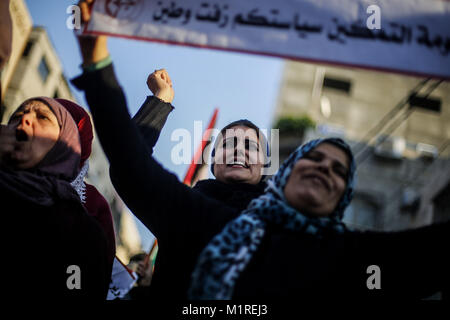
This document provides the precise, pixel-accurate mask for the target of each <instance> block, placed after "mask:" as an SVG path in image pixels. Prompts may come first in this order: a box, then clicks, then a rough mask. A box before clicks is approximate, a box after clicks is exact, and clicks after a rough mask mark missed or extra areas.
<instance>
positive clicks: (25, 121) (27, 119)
mask: <svg viewBox="0 0 450 320" xmlns="http://www.w3.org/2000/svg"><path fill="white" fill-rule="evenodd" d="M20 122H21V124H22V126H24V127H29V126H31V124H32V123H33V117H32V115H31V114H29V113H25V114H24V115H23V116H22V120H21V121H20Z"/></svg>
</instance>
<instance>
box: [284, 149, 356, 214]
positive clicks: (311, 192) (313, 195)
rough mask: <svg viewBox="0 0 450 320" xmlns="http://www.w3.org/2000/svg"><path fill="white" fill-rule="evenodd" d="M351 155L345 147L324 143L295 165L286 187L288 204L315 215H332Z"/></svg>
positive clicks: (285, 193)
mask: <svg viewBox="0 0 450 320" xmlns="http://www.w3.org/2000/svg"><path fill="white" fill-rule="evenodd" d="M348 171H349V158H348V156H347V154H346V153H345V151H343V150H342V149H340V148H339V147H336V146H335V145H333V144H330V143H326V142H324V143H321V144H319V145H318V146H317V147H316V148H314V149H313V150H311V151H310V152H308V153H307V154H306V155H305V156H304V157H303V158H302V159H300V160H298V161H297V163H296V164H295V165H294V167H293V169H292V172H291V175H290V176H289V178H288V181H287V183H286V186H285V188H284V195H285V197H286V200H287V202H288V203H289V205H291V206H292V207H294V208H295V209H297V210H298V211H301V212H305V213H309V214H311V215H314V216H320V217H325V216H329V215H330V214H331V213H333V211H334V210H335V208H336V206H337V205H338V203H339V200H340V199H341V197H342V196H343V194H344V192H345V188H346V182H347V175H348Z"/></svg>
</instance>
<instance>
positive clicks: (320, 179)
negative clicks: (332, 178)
mask: <svg viewBox="0 0 450 320" xmlns="http://www.w3.org/2000/svg"><path fill="white" fill-rule="evenodd" d="M306 178H310V179H313V180H317V181H318V182H319V183H321V184H322V185H323V186H324V187H325V188H326V189H327V190H330V185H329V184H328V182H327V181H326V180H325V179H324V178H322V177H321V176H319V175H316V174H312V175H308V176H306Z"/></svg>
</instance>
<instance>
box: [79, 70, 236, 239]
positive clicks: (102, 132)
mask: <svg viewBox="0 0 450 320" xmlns="http://www.w3.org/2000/svg"><path fill="white" fill-rule="evenodd" d="M72 82H73V84H74V85H75V86H76V87H78V88H79V89H81V90H84V91H85V94H86V100H87V101H88V104H89V106H90V109H91V112H92V115H93V120H94V124H95V127H96V131H97V134H98V137H99V139H100V142H101V144H102V147H103V149H104V151H105V154H106V155H107V157H108V159H109V161H110V164H111V168H112V170H114V181H113V183H114V185H115V187H116V189H117V191H118V193H119V195H120V196H121V197H122V199H123V200H124V201H125V203H126V204H127V206H128V207H129V208H130V210H132V211H133V213H134V214H135V215H136V216H137V217H138V218H139V219H140V220H141V221H142V222H143V223H144V224H146V226H147V227H148V228H149V229H150V230H151V231H152V233H153V234H154V235H155V236H156V237H157V238H158V239H159V240H160V241H162V239H163V238H165V237H166V236H170V235H175V236H180V235H179V234H177V233H180V232H181V233H183V234H184V235H186V234H195V235H196V236H198V233H200V234H202V236H204V237H206V238H207V239H209V238H210V237H212V236H213V235H214V234H215V233H217V232H219V231H220V230H221V228H222V227H223V226H224V224H225V223H226V222H227V221H229V220H230V219H232V218H233V217H235V216H236V215H237V214H238V213H237V212H234V211H230V210H229V209H223V208H222V206H220V204H219V203H217V202H215V201H213V200H210V199H208V198H206V197H205V196H203V195H201V194H200V193H198V192H195V191H193V190H191V189H190V188H189V187H187V186H185V185H183V184H182V183H180V182H179V181H178V178H177V177H176V176H175V175H173V174H171V173H169V172H167V171H166V170H165V169H163V168H162V166H161V165H160V164H159V163H157V162H156V161H155V159H153V157H151V156H149V155H148V154H149V150H148V148H147V146H146V144H145V142H144V141H143V139H142V137H141V135H140V134H139V130H138V128H137V126H136V124H135V123H134V122H133V121H132V120H131V118H130V115H129V113H128V110H127V108H126V100H125V96H124V94H123V91H122V88H121V87H120V85H119V84H118V82H117V79H116V77H115V74H114V69H113V66H112V65H110V66H108V67H105V68H103V69H101V70H97V71H94V72H89V73H84V74H83V75H82V76H80V77H78V78H77V79H74V80H73V81H72Z"/></svg>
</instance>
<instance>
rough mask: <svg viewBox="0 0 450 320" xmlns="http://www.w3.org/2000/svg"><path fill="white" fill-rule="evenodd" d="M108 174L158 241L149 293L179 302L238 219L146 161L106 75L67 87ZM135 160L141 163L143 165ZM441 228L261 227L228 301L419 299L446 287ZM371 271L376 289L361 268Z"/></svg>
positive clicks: (445, 229) (449, 236) (445, 233)
mask: <svg viewBox="0 0 450 320" xmlns="http://www.w3.org/2000/svg"><path fill="white" fill-rule="evenodd" d="M75 85H76V86H78V87H79V88H80V89H83V90H84V91H85V93H86V99H87V101H88V103H89V106H90V108H91V111H92V115H93V119H94V123H95V126H96V128H97V132H98V136H99V138H100V142H101V144H102V146H103V148H104V151H105V153H106V155H107V157H108V158H109V161H110V163H111V167H112V168H113V169H112V170H114V177H115V178H114V181H113V182H114V185H115V187H116V189H117V191H118V193H119V195H120V196H121V197H122V199H123V200H124V201H125V203H126V204H127V206H128V207H129V208H130V209H131V210H132V211H133V213H134V214H135V215H136V216H137V217H138V218H139V219H140V220H141V221H142V222H143V223H144V224H145V225H146V226H147V227H148V228H149V229H150V230H151V231H152V233H153V234H154V235H155V236H156V237H157V238H158V243H159V253H158V258H157V262H156V267H155V274H154V277H153V283H152V286H153V290H154V291H153V292H154V293H155V294H156V295H157V297H159V298H166V299H183V298H185V297H186V290H187V288H188V286H189V281H190V274H191V272H192V270H193V268H194V266H195V263H196V259H197V257H198V254H199V253H200V252H201V250H202V249H203V248H204V247H205V246H206V244H208V242H209V241H210V240H211V238H212V237H213V236H214V235H215V234H217V233H218V232H219V231H221V229H222V228H223V227H224V226H225V224H226V223H228V222H229V221H230V220H232V219H233V218H235V217H237V216H238V215H239V211H238V210H236V209H233V208H230V207H227V206H224V205H223V204H222V203H221V202H219V201H215V200H213V199H211V198H209V197H207V196H205V195H204V194H202V193H200V192H198V191H196V190H192V189H190V188H189V187H187V186H185V185H183V184H182V183H180V182H179V181H178V179H177V177H176V176H175V175H173V174H171V173H169V172H167V171H166V170H165V169H164V168H163V167H162V166H161V165H160V164H159V163H158V162H157V161H156V160H155V159H154V158H153V157H149V156H147V154H149V153H150V151H149V150H148V147H147V145H146V143H145V142H144V141H143V138H142V136H141V135H140V134H139V129H138V128H137V126H136V124H135V123H134V122H133V121H132V120H131V118H130V115H129V114H128V111H127V109H126V101H125V97H124V95H123V92H122V89H121V88H120V86H119V84H118V82H117V80H116V78H115V75H114V70H113V67H112V66H110V67H107V68H105V69H103V70H99V71H96V72H93V73H90V74H84V75H83V76H81V77H80V78H78V79H76V80H75ZM144 155H145V156H144ZM449 225H450V224H449V223H446V224H442V225H436V226H431V227H426V228H421V229H417V230H409V231H404V232H393V233H376V232H348V233H346V234H345V235H341V236H328V237H325V238H324V239H323V240H321V239H318V238H314V237H311V236H308V235H305V234H299V233H294V232H289V231H286V230H280V229H277V228H269V229H268V230H267V233H266V234H265V237H264V240H263V243H262V244H261V246H260V247H259V249H258V251H257V252H256V254H255V255H254V257H253V258H252V261H251V262H250V264H249V266H248V267H247V268H246V270H245V271H244V272H243V274H242V275H241V277H240V278H239V279H238V280H237V283H236V287H235V293H234V297H235V298H240V297H259V298H283V297H285V298H298V297H304V298H308V299H334V300H336V299H349V298H365V297H385V298H398V297H401V298H402V297H405V298H406V297H408V298H411V297H412V298H419V297H424V296H427V295H430V294H432V293H434V292H435V291H438V290H440V289H441V288H442V287H443V286H444V284H448V277H449V276H448V272H447V270H448V268H449V262H448V261H447V259H446V254H445V252H447V245H448V243H449V240H450V232H449V230H450V226H449ZM371 265H377V266H379V267H380V269H381V289H380V290H369V289H368V287H367V284H366V282H367V279H368V278H369V276H370V274H367V268H368V267H369V266H371Z"/></svg>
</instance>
